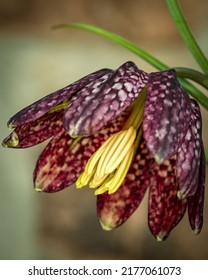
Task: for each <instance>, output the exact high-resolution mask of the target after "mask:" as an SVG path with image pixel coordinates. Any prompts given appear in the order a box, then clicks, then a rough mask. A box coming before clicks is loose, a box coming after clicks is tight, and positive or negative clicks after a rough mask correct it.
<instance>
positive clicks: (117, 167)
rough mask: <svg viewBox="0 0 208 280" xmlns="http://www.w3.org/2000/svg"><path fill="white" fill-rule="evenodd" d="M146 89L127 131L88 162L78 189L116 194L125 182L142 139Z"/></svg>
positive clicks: (140, 97) (116, 137)
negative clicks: (86, 187) (93, 189)
mask: <svg viewBox="0 0 208 280" xmlns="http://www.w3.org/2000/svg"><path fill="white" fill-rule="evenodd" d="M145 95H146V89H144V90H143V91H142V92H141V93H140V95H139V97H138V98H137V99H136V100H135V102H134V104H133V110H132V112H131V115H130V116H129V118H128V120H127V122H126V123H125V125H124V127H123V129H122V130H121V131H119V132H117V133H115V134H114V135H112V136H110V137H109V138H108V139H107V141H105V142H104V143H103V144H102V145H101V147H100V148H99V149H98V150H97V151H96V152H95V153H94V154H93V155H92V156H91V158H90V159H89V160H88V162H87V164H86V166H85V170H84V172H83V173H82V174H81V176H80V177H79V178H78V180H77V182H76V186H77V188H81V187H83V186H85V185H87V184H89V187H90V188H97V189H96V191H95V195H99V194H102V193H104V192H106V191H107V192H108V193H109V194H112V193H114V192H116V191H117V190H118V188H119V187H120V185H121V184H122V183H123V181H124V179H125V177H126V175H127V173H128V170H129V168H130V165H131V163H132V160H133V157H134V155H135V153H136V150H137V148H138V146H139V143H140V139H141V136H142V127H141V123H142V117H143V109H144V101H145Z"/></svg>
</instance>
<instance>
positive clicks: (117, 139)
mask: <svg viewBox="0 0 208 280" xmlns="http://www.w3.org/2000/svg"><path fill="white" fill-rule="evenodd" d="M125 134H126V131H123V130H122V131H120V132H118V133H116V134H114V135H113V137H112V139H111V141H109V143H108V146H107V147H106V148H105V151H104V152H103V153H102V155H101V157H100V160H99V162H98V166H97V170H96V174H97V176H98V177H102V176H104V174H105V165H104V162H105V164H106V163H107V162H106V161H105V158H106V157H107V156H108V154H110V155H111V154H112V153H113V152H114V151H115V150H116V148H117V147H118V145H119V144H120V143H121V142H122V140H123V138H124V136H125Z"/></svg>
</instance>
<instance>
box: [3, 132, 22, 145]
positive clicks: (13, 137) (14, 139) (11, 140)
mask: <svg viewBox="0 0 208 280" xmlns="http://www.w3.org/2000/svg"><path fill="white" fill-rule="evenodd" d="M18 144H19V139H18V136H17V134H16V133H15V132H12V133H11V134H10V135H9V136H8V137H7V138H5V139H4V140H3V142H2V146H3V147H4V148H15V147H17V146H18Z"/></svg>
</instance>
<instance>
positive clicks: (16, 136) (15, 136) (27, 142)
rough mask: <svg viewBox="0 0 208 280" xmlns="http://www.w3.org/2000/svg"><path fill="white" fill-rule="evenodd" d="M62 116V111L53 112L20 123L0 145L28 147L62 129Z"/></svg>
mask: <svg viewBox="0 0 208 280" xmlns="http://www.w3.org/2000/svg"><path fill="white" fill-rule="evenodd" d="M62 117H63V111H59V112H53V113H50V114H45V115H44V116H42V117H40V118H39V119H37V120H35V121H32V122H29V123H25V124H22V125H20V126H18V127H16V128H15V129H14V131H13V132H12V133H11V134H10V135H9V136H8V137H7V138H6V139H4V141H3V143H2V145H3V146H4V147H8V148H28V147H31V146H34V145H37V144H39V143H41V142H43V141H45V140H47V139H48V138H50V137H52V136H53V135H55V134H57V133H58V132H59V131H60V130H62V129H63V122H62Z"/></svg>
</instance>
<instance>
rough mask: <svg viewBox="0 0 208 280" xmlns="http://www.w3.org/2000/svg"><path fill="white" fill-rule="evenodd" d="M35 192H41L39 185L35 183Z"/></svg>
mask: <svg viewBox="0 0 208 280" xmlns="http://www.w3.org/2000/svg"><path fill="white" fill-rule="evenodd" d="M35 191H36V192H42V189H41V187H40V185H38V183H35Z"/></svg>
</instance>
